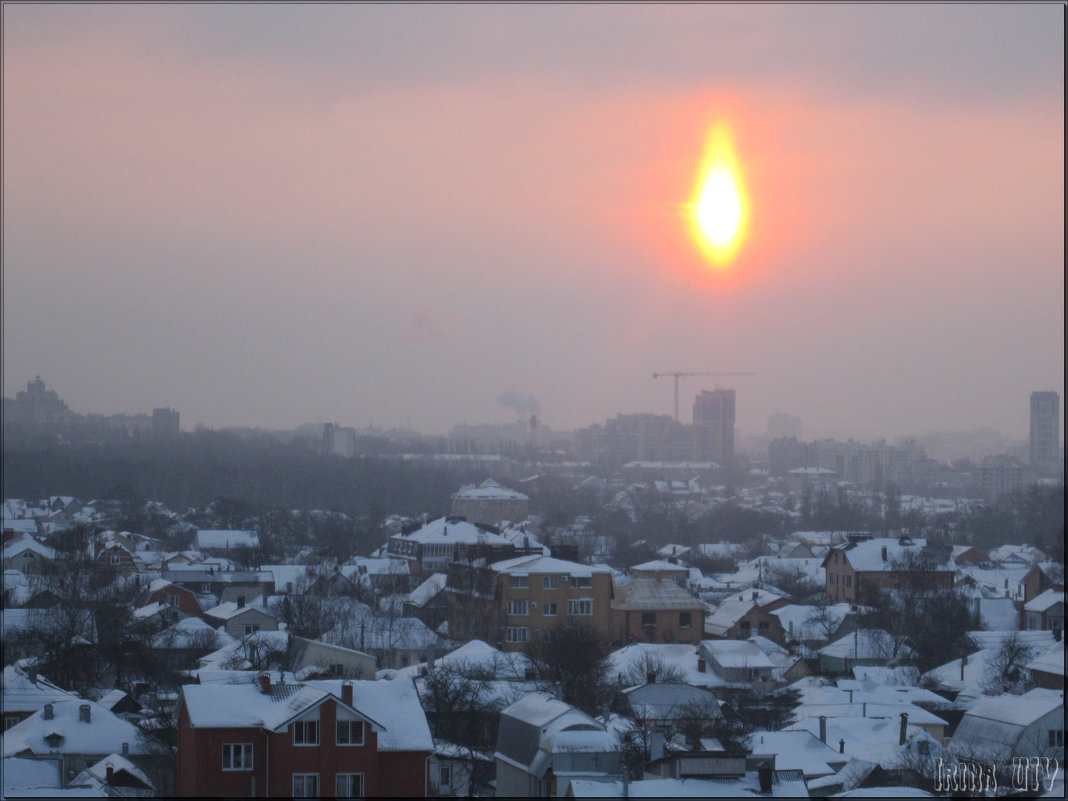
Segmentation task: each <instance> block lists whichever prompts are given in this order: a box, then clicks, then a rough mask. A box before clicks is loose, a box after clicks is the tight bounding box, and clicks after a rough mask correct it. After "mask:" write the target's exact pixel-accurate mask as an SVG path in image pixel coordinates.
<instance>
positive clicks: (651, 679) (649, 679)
mask: <svg viewBox="0 0 1068 801" xmlns="http://www.w3.org/2000/svg"><path fill="white" fill-rule="evenodd" d="M645 683H646V684H656V671H655V670H650V671H649V672H648V673H646V674H645Z"/></svg>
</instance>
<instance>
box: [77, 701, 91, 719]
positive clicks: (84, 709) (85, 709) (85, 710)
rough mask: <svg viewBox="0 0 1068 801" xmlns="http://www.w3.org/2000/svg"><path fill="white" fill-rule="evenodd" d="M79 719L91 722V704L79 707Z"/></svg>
mask: <svg viewBox="0 0 1068 801" xmlns="http://www.w3.org/2000/svg"><path fill="white" fill-rule="evenodd" d="M78 720H80V721H81V722H82V723H89V722H90V718H89V704H82V705H81V706H79V707H78Z"/></svg>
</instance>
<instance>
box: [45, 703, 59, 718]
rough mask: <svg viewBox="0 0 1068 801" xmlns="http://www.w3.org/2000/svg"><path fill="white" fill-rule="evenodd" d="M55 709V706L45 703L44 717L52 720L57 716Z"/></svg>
mask: <svg viewBox="0 0 1068 801" xmlns="http://www.w3.org/2000/svg"><path fill="white" fill-rule="evenodd" d="M54 709H55V707H53V706H52V705H51V704H45V705H44V715H42V717H43V718H44V719H45V720H52V718H54V717H55V716H56V715H55V712H53V710H54Z"/></svg>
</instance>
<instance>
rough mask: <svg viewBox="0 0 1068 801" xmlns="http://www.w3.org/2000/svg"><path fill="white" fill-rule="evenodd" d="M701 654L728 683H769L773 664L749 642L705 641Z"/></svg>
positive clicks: (756, 646) (758, 648) (757, 647)
mask: <svg viewBox="0 0 1068 801" xmlns="http://www.w3.org/2000/svg"><path fill="white" fill-rule="evenodd" d="M701 654H702V655H703V656H704V657H705V659H707V660H708V662H709V664H710V665H711V666H712V668H713V669H714V670H715V671H716V673H717V674H719V675H720V676H722V677H723V679H724V680H725V681H729V682H747V683H753V682H761V683H764V682H770V681H771V680H772V672H773V670H774V668H775V664H774V663H773V662H772V661H771V659H769V658H768V655H767V654H765V653H764V651H762V650H761V649H760V647H759V646H758V645H756V644H755V643H754V642H752V641H750V640H705V641H704V642H702V643H701Z"/></svg>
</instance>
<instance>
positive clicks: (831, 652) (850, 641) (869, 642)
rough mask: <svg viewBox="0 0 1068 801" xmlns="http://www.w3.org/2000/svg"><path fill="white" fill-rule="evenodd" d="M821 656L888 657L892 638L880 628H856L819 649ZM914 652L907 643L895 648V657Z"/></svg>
mask: <svg viewBox="0 0 1068 801" xmlns="http://www.w3.org/2000/svg"><path fill="white" fill-rule="evenodd" d="M819 653H820V654H822V655H823V656H827V657H832V658H837V659H890V658H891V657H893V656H894V655H895V653H894V638H893V636H891V634H890V633H889V632H887V631H884V630H882V629H857V630H856V631H854V632H852V633H851V634H846V635H845V636H844V637H840V638H839V639H837V640H835V641H834V642H832V643H831V644H830V645H825V646H823V647H822V648H820V649H819ZM912 653H914V651H913V649H912V648H910V647H909V646H908V644H907V643H901V644H899V645H898V648H897V653H896V656H897V657H899V658H900V657H904V656H908V655H909V654H912Z"/></svg>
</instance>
